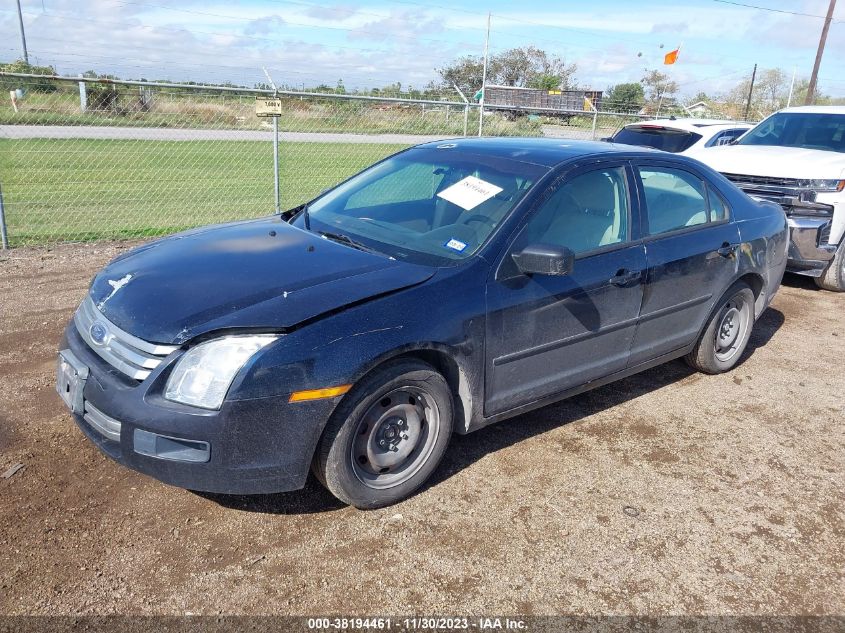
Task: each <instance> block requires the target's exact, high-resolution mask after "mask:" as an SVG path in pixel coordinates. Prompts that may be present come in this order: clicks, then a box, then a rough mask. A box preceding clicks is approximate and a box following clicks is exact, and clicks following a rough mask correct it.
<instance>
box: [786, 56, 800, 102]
mask: <svg viewBox="0 0 845 633" xmlns="http://www.w3.org/2000/svg"><path fill="white" fill-rule="evenodd" d="M797 72H798V67H797V66H796V67H794V68H793V69H792V83H790V84H789V97H788V98H787V99H786V107H787V108H788V107H789V106H791V105H792V93H793V92H795V74H796V73H797Z"/></svg>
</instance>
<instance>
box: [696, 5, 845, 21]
mask: <svg viewBox="0 0 845 633" xmlns="http://www.w3.org/2000/svg"><path fill="white" fill-rule="evenodd" d="M712 2H718V3H719V4H730V5H733V6H735V7H744V8H746V9H757V10H758V11H769V12H770V13H784V14H786V15H798V16H801V17H805V18H819V19H820V20H824V19H825V17H826V16H824V15H816V14H815V13H802V12H801V11H789V10H787V9H775V8H772V7H761V6H759V5H756V4H745V3H744V2H733V1H732V0H712ZM834 22H837V23H838V22H840V20H834Z"/></svg>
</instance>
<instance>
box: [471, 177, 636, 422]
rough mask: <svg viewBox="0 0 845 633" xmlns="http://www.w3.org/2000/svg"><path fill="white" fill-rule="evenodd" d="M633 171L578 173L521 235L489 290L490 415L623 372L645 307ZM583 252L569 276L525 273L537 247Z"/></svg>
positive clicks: (552, 192)
mask: <svg viewBox="0 0 845 633" xmlns="http://www.w3.org/2000/svg"><path fill="white" fill-rule="evenodd" d="M632 178H633V173H632V172H631V170H630V167H629V166H626V164H625V163H622V162H613V163H608V164H604V165H602V166H601V167H597V166H592V167H590V168H585V169H580V170H576V171H574V172H570V173H569V174H567V176H566V177H565V178H564V179H562V180H560V181H559V182H558V183H557V184H556V185H553V186H552V187H551V189H550V191H549V192H548V195H547V196H546V197H545V200H544V201H543V202H541V203H539V204H538V205H537V207H536V209H535V210H534V212H533V213H532V214H531V215H530V217H529V218H528V221H527V222H526V224H525V225H523V227H522V228H521V229H519V230H518V231H517V235H516V237H515V239H514V240H513V241H512V243H511V244H510V246H509V247H508V248H507V249H506V252H505V254H504V255H503V257H502V259H501V261H500V263H499V266H498V268H497V269H496V272H495V274H494V276H493V278H491V279H490V281H489V282H488V285H487V304H488V318H487V336H486V348H485V351H486V373H485V376H486V388H485V415H487V416H490V415H495V414H497V413H501V412H504V411H507V410H510V409H513V408H516V407H519V406H521V405H523V404H527V403H530V402H533V401H536V400H539V399H541V398H543V397H546V396H549V395H552V394H556V393H560V392H562V391H565V390H567V389H571V388H573V387H577V386H579V385H582V384H584V383H586V382H589V381H590V380H594V379H596V378H599V377H603V376H605V375H608V374H611V373H613V372H615V371H619V370H622V369H624V368H625V367H626V366H627V363H628V356H629V353H630V347H631V342H632V340H633V336H634V332H635V329H636V320H637V316H638V313H639V309H640V304H641V301H642V293H643V290H642V283H641V281H642V277H643V275H644V272H645V263H646V260H645V250H644V247H643V245H642V242H641V241H640V240H639V235H638V232H637V228H636V227H637V226H638V222H637V221H635V220H636V204H637V199H636V196H632V195H630V192H631V191H632V190H633V189H632V187H631V182H632ZM538 243H543V244H553V245H556V246H566V247H568V248H570V249H572V250H573V251H574V252H575V254H576V260H575V266H574V269H573V271H572V272H571V273H570V274H568V275H564V276H549V275H530V276H529V275H525V274H522V273H521V272H519V270H518V269H517V268H516V265H515V264H514V262H513V259H512V257H511V254H512V253H514V252H519V251H521V250H522V249H523V248H525V247H526V246H528V245H529V244H538Z"/></svg>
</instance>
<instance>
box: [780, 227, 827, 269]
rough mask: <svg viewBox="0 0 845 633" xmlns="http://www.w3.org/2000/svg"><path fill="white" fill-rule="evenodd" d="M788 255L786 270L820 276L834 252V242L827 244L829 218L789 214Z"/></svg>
mask: <svg viewBox="0 0 845 633" xmlns="http://www.w3.org/2000/svg"><path fill="white" fill-rule="evenodd" d="M787 222H788V223H789V255H788V262H787V266H786V270H787V271H788V272H791V273H797V274H799V275H808V276H810V277H820V276H821V275H822V274H823V273H824V271H825V270H826V269H827V267H828V265H830V261H831V260H832V259H833V257H834V255H835V254H836V244H828V243H827V240H826V235H829V234H830V226H831V220H830V219H829V218H823V217H801V216H790V217H788V218H787Z"/></svg>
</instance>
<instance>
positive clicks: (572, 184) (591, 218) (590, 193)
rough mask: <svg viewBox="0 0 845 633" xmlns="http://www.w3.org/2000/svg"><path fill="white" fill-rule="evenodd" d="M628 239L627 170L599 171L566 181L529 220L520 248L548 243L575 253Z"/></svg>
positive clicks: (620, 168)
mask: <svg viewBox="0 0 845 633" xmlns="http://www.w3.org/2000/svg"><path fill="white" fill-rule="evenodd" d="M627 240H628V187H627V178H626V176H625V169H624V168H623V167H613V168H609V169H597V170H595V171H590V172H587V173H584V174H580V175H578V176H575V177H573V178H572V179H570V180H567V181H565V182H564V183H563V184H561V185H560V186H559V187H558V188H557V189H556V190H555V191H554V193H552V195H551V197H550V198H549V199H548V200H546V202H544V203H543V205H542V206H541V207H540V209H538V210H537V213H535V214H534V217H532V218H531V220H529V222H528V225H527V226H526V227H525V229H524V230H523V233H522V235H521V236H520V239H519V244H520V246H527V245H528V244H529V243H538V242H540V243H546V244H554V245H556V246H566V247H568V248H571V249H572V250H573V251H574V252H575V253H576V254H578V253H584V252H587V251H591V250H594V249H596V248H600V247H602V246H608V245H610V244H618V243H620V242H625V241H627Z"/></svg>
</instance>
